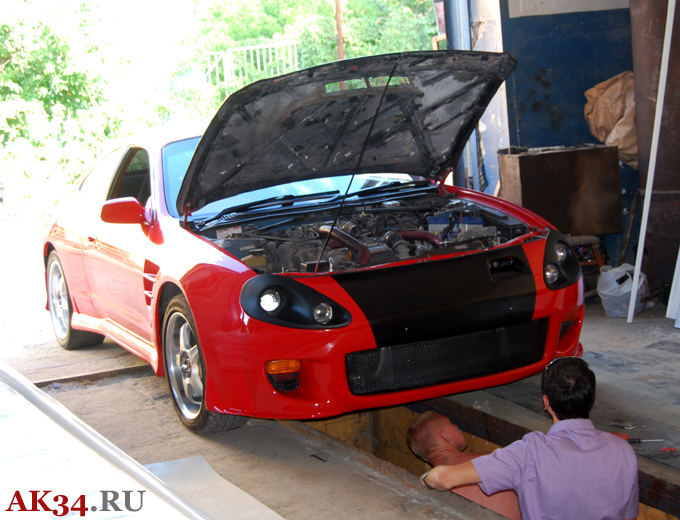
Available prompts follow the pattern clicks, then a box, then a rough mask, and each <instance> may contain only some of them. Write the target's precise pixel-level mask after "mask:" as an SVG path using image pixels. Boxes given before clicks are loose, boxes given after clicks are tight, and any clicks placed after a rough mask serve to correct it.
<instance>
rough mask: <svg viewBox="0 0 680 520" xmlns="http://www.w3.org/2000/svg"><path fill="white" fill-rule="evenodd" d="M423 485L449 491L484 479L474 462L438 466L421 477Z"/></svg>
mask: <svg viewBox="0 0 680 520" xmlns="http://www.w3.org/2000/svg"><path fill="white" fill-rule="evenodd" d="M421 481H422V484H423V486H425V487H429V488H432V489H436V490H437V491H448V490H449V489H451V488H454V487H458V486H465V485H468V484H479V483H480V482H481V481H482V479H481V478H479V474H478V473H477V470H476V469H475V467H474V465H473V464H472V462H470V461H468V462H464V463H463V464H457V465H455V466H436V467H434V468H432V469H431V470H430V471H428V472H427V473H425V474H424V475H423V476H422V477H421Z"/></svg>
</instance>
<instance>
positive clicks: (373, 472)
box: [0, 0, 680, 520]
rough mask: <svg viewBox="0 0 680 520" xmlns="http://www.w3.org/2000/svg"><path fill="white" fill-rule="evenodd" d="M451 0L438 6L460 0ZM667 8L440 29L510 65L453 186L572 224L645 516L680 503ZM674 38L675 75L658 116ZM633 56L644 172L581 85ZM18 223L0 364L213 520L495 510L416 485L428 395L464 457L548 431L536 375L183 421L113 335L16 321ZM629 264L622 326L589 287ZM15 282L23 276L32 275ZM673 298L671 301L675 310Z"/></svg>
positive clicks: (488, 12) (485, 17) (505, 6)
mask: <svg viewBox="0 0 680 520" xmlns="http://www.w3.org/2000/svg"><path fill="white" fill-rule="evenodd" d="M444 3H445V4H446V5H445V8H446V10H447V12H448V13H449V14H450V13H452V12H454V13H455V12H460V10H461V9H463V10H465V9H467V6H468V2H467V1H463V0H461V1H453V0H452V1H448V0H447V2H444ZM435 4H436V2H435ZM674 4H675V2H674V1H673V0H671V2H668V1H666V0H590V1H587V0H549V1H540V0H523V1H522V0H470V2H469V11H468V13H467V14H468V15H469V18H468V19H467V20H465V18H464V17H459V18H453V19H454V22H455V20H458V21H460V20H464V22H465V21H466V22H468V23H455V25H454V27H447V30H448V31H453V33H452V32H447V35H448V36H449V39H450V40H452V41H461V40H462V41H464V42H465V41H467V42H469V48H471V49H473V50H485V51H501V50H502V51H505V52H508V53H510V54H511V55H512V56H513V57H514V58H515V59H517V61H518V63H519V64H518V67H517V69H516V70H515V72H514V73H513V75H512V76H511V78H510V80H509V81H507V82H506V84H505V85H504V87H503V88H502V89H501V91H500V93H499V95H498V96H497V97H496V98H495V100H494V101H493V102H492V105H490V108H489V110H488V111H487V113H486V114H485V116H484V118H482V122H481V124H480V128H479V132H478V145H477V146H474V145H473V146H471V147H470V148H469V150H468V153H467V154H466V156H465V157H464V160H463V161H462V162H461V164H460V167H459V168H458V169H457V171H456V173H455V182H456V184H458V185H468V186H472V187H474V189H477V190H480V191H484V192H486V193H488V194H492V195H496V196H499V197H501V198H505V199H507V200H511V201H513V202H516V203H519V204H521V205H524V206H525V207H527V208H529V209H531V210H532V211H535V212H536V213H538V214H539V215H541V216H543V217H545V218H546V219H548V220H549V221H551V222H553V223H554V224H555V225H556V226H557V227H558V228H559V229H560V230H561V231H562V232H564V233H568V234H570V235H572V236H573V237H574V241H573V242H572V245H574V246H575V247H577V248H580V251H581V260H582V262H581V263H582V268H583V272H584V279H585V282H586V291H587V293H586V310H585V317H584V325H583V331H582V334H581V342H582V344H583V346H584V350H585V352H584V359H585V360H586V361H587V362H588V363H589V364H590V366H591V367H592V368H593V370H594V372H595V373H596V375H597V378H598V396H597V401H596V404H595V408H594V410H593V413H592V418H593V422H594V424H595V426H596V427H597V428H598V429H600V430H603V431H609V432H616V433H625V434H627V435H629V436H630V437H631V438H639V439H640V440H652V439H661V441H652V442H647V443H645V442H640V443H638V444H633V447H634V450H635V452H636V454H637V455H638V462H639V469H640V473H639V476H640V501H641V508H640V516H639V517H638V518H640V519H649V520H652V519H674V518H680V452H678V451H668V450H666V451H662V449H663V448H664V447H667V448H676V447H677V448H680V397H679V395H678V392H677V388H678V385H679V383H680V377H679V376H678V374H680V329H678V328H676V323H677V322H676V319H678V312H677V306H678V302H677V301H676V300H678V299H679V297H680V289H677V290H675V287H676V286H675V284H680V280H678V278H680V275H679V274H678V271H679V269H678V267H677V265H678V264H677V262H678V249H679V247H680V175H678V173H677V166H676V160H677V159H678V153H677V150H678V149H680V143H679V142H678V141H679V139H680V136H679V133H678V130H677V129H676V128H675V126H676V125H675V120H676V117H675V116H677V115H678V111H679V108H678V107H679V106H680V97H679V96H680V60H679V59H678V52H679V50H680V49H679V47H680V34H679V31H680V27H678V23H676V22H677V20H678V18H680V15H678V12H677V10H676V11H674V12H675V16H674V18H673V20H672V22H673V23H671V24H669V25H670V26H671V27H672V38H671V39H669V40H667V38H668V31H667V27H666V26H667V23H666V22H667V20H666V18H667V12H670V10H671V9H674ZM461 6H462V7H461ZM468 28H469V31H467V32H466V29H468ZM665 42H667V43H665ZM665 46H666V48H667V52H669V59H668V60H667V62H668V67H667V84H666V87H665V98H664V102H663V107H662V110H659V111H658V112H660V113H661V119H660V120H658V122H657V124H656V125H655V121H656V120H655V115H656V114H657V106H656V105H657V99H658V94H659V92H658V91H659V85H660V78H661V76H662V74H661V72H662V70H663V68H664V67H663V57H664V48H665ZM626 71H633V79H634V92H633V98H634V102H635V128H634V130H636V131H637V132H636V134H637V157H636V162H637V169H634V168H633V167H632V166H631V163H633V164H634V163H635V161H630V160H629V161H626V162H624V161H622V160H620V159H621V158H620V156H617V150H616V148H614V147H613V146H610V145H606V144H605V143H603V142H600V141H598V140H597V139H596V138H595V137H594V136H593V135H592V134H591V131H590V129H589V127H588V123H587V122H586V119H585V117H584V106H585V103H586V98H585V96H584V92H585V91H586V90H588V89H591V88H592V87H595V86H596V85H598V84H600V83H602V82H604V81H607V80H609V79H611V78H613V77H615V76H617V75H619V74H621V73H623V72H626ZM654 139H658V141H657V142H656V143H654ZM475 148H477V150H475ZM653 149H654V150H656V154H655V155H654V154H652V150H653ZM546 172H548V173H546ZM650 178H651V179H652V180H653V182H652V183H649V179H650ZM3 217H4V215H3ZM15 224H16V222H12V219H7V218H5V219H3V220H0V229H2V231H3V235H4V236H6V237H7V238H8V239H9V240H10V241H12V243H15V244H21V246H20V248H19V249H20V250H21V251H25V252H26V254H25V258H31V262H30V263H29V262H27V261H26V260H25V258H22V257H24V255H21V254H17V255H2V256H1V257H0V266H2V270H3V272H4V273H15V274H14V275H13V276H12V277H8V279H7V280H6V284H7V285H8V288H7V289H6V290H7V291H8V293H7V294H16V295H17V296H16V298H15V299H13V300H12V301H11V302H10V301H9V300H10V299H9V298H5V299H3V301H2V303H0V305H2V307H1V309H2V312H3V314H4V316H5V317H6V319H5V320H3V323H2V324H1V325H0V327H1V328H0V333H1V334H0V337H2V338H3V344H5V345H11V346H10V347H8V348H6V349H4V352H3V354H0V360H2V361H4V362H6V363H7V364H8V365H9V366H10V367H12V368H13V369H16V370H17V371H18V372H20V373H21V374H23V376H25V377H26V378H28V380H30V381H31V382H32V383H33V384H35V385H36V386H37V387H38V388H40V389H42V390H43V391H44V392H46V393H47V394H48V395H50V396H52V397H53V398H54V399H56V400H57V401H58V402H60V403H61V404H63V405H64V406H65V407H66V408H67V409H68V410H70V411H71V412H72V413H73V414H75V415H76V416H77V417H79V418H80V419H82V420H83V421H84V422H85V423H87V424H88V425H90V426H91V427H92V428H94V429H95V430H96V431H97V432H99V433H100V434H101V435H102V436H103V437H105V438H106V439H108V440H109V441H110V442H112V443H113V444H114V445H115V446H117V447H118V448H120V449H121V450H122V451H123V452H125V453H126V454H128V455H129V456H130V457H132V459H134V460H135V461H137V462H138V463H139V464H141V465H145V466H147V468H148V469H150V470H151V471H152V473H154V474H156V475H158V476H160V478H161V480H163V481H164V482H165V483H166V484H168V486H169V487H170V488H171V489H172V490H173V491H174V492H175V493H176V494H177V495H179V496H180V497H181V498H182V499H184V500H186V502H188V503H189V504H190V505H193V506H196V507H197V509H202V510H203V512H204V513H205V516H206V517H211V518H224V517H225V512H229V515H226V516H228V517H231V515H233V517H234V518H250V517H251V516H252V517H253V518H254V517H258V518H269V517H271V518H280V517H282V518H286V519H291V520H292V519H306V518H310V519H311V518H326V517H331V516H332V517H335V518H376V519H380V518H390V519H392V518H477V519H482V518H483V519H486V518H489V519H493V518H501V517H500V516H499V515H497V514H495V513H493V512H491V511H488V510H484V509H483V508H481V507H480V506H477V505H476V504H473V503H471V502H469V501H467V500H465V499H463V498H461V497H458V496H456V495H453V494H450V493H446V494H444V493H434V492H428V491H427V490H424V489H423V488H422V487H421V486H420V484H419V481H418V475H420V474H422V473H423V472H424V471H425V470H426V469H427V466H426V465H425V463H423V461H421V460H420V459H418V458H417V457H415V456H414V455H413V454H412V453H411V452H410V450H409V449H408V447H407V446H406V442H405V432H406V429H407V427H408V425H409V423H410V421H411V420H412V419H413V418H414V417H415V416H416V415H417V414H418V413H421V412H423V411H426V410H436V411H438V412H439V413H442V414H444V415H446V416H448V417H450V418H451V419H452V421H454V422H455V423H456V424H458V425H459V426H460V428H461V429H462V430H463V431H464V432H465V435H466V438H467V440H468V445H469V447H468V450H470V451H473V452H479V451H489V450H492V449H494V448H495V447H498V446H504V445H507V444H509V443H511V442H513V441H515V440H518V439H520V438H521V437H522V435H524V434H526V433H528V432H529V431H532V430H542V431H547V430H548V428H549V427H550V421H549V419H548V417H547V415H545V414H544V412H543V409H542V403H541V402H540V399H539V396H540V375H537V376H533V377H530V378H527V379H524V380H521V381H518V382H516V383H513V384H509V385H504V386H501V387H495V388H489V389H486V390H480V391H475V392H469V393H465V394H459V395H453V396H448V397H442V398H439V399H433V400H430V401H426V402H420V403H411V404H409V405H406V406H402V407H396V408H389V409H380V410H369V411H364V412H359V413H354V414H348V415H345V416H342V417H338V418H333V419H329V420H319V421H278V422H277V421H264V420H255V419H251V421H250V422H249V423H248V424H247V425H246V426H245V427H243V428H241V429H238V430H233V431H227V432H222V433H219V434H215V435H212V436H206V437H199V436H196V435H193V434H192V433H190V432H188V431H187V430H185V429H184V428H183V427H182V425H181V424H180V423H179V422H178V421H176V418H175V413H174V410H173V408H172V404H171V402H170V400H169V397H168V396H167V387H166V385H167V383H166V382H165V380H164V379H162V378H157V377H155V376H154V375H153V373H152V371H151V370H150V368H149V367H148V366H147V365H145V364H144V362H142V361H141V360H139V359H138V358H136V357H134V356H133V355H132V354H129V353H128V352H126V351H124V350H123V349H121V348H120V347H118V346H117V345H115V344H114V343H112V342H110V341H107V342H106V343H105V344H104V345H103V346H102V347H97V348H86V349H82V350H77V351H62V350H60V349H59V348H58V346H57V345H56V342H55V341H54V340H53V339H51V329H50V323H49V316H48V314H47V312H45V311H44V310H42V311H40V309H39V311H38V312H42V314H41V315H40V316H42V317H43V318H42V320H41V321H34V322H32V323H31V324H30V325H28V326H27V324H26V322H25V318H23V316H22V312H21V310H22V309H24V308H27V307H35V304H36V302H40V304H42V302H43V301H44V287H43V286H42V283H43V280H42V274H41V271H42V266H41V265H40V264H39V262H38V261H37V260H39V258H38V257H39V255H38V254H37V253H36V250H37V248H38V246H37V245H36V244H39V237H40V236H41V229H40V225H39V223H38V222H37V221H36V222H33V221H30V222H22V223H21V224H22V225H21V226H17V225H15ZM24 224H25V225H24ZM19 227H21V229H19ZM593 237H594V238H593ZM641 243H642V244H643V247H642V248H639V247H638V246H639V245H640V244H641ZM34 258H35V259H36V262H35V263H34V262H33V259H34ZM624 262H625V263H629V264H631V265H636V264H638V263H641V266H640V270H641V272H642V273H644V274H645V275H646V278H647V280H648V283H649V294H648V295H647V299H646V301H645V302H643V303H644V306H643V307H644V310H643V311H642V312H641V313H640V314H637V315H635V317H634V318H633V319H632V322H630V323H628V322H627V321H631V320H630V319H628V320H626V317H625V316H624V317H617V318H614V317H609V316H607V315H606V314H605V312H604V309H603V305H602V302H601V301H600V298H599V297H598V295H597V290H596V288H597V280H598V278H599V272H600V267H602V266H603V265H605V264H606V265H609V266H619V265H621V264H623V263H624ZM10 278H11V279H10ZM21 280H24V283H25V280H30V284H31V285H30V288H29V290H26V289H25V287H24V288H22V286H20V285H19V283H20V281H21ZM13 284H17V285H16V287H15V286H14V285H13ZM674 297H675V299H674ZM669 308H670V309H673V308H675V315H674V316H669ZM29 329H30V330H29ZM27 330H28V332H27ZM102 403H105V405H103V404H102ZM9 420H11V417H9V416H0V432H2V431H3V424H2V421H5V424H9V423H8V421H9ZM7 431H8V430H7V429H5V433H0V439H1V438H4V436H5V435H7ZM55 449H58V448H55ZM196 459H198V460H196ZM73 471H78V470H77V469H75V468H74V470H73ZM211 472H216V474H213V473H211ZM5 478H6V477H5ZM224 481H226V482H224ZM5 484H7V483H6V482H5V483H3V485H5ZM7 485H9V484H7ZM229 486H233V488H237V489H233V488H232V487H229ZM227 487H229V490H228V491H227ZM252 499H255V502H252V501H251V500H252ZM258 504H259V505H258Z"/></svg>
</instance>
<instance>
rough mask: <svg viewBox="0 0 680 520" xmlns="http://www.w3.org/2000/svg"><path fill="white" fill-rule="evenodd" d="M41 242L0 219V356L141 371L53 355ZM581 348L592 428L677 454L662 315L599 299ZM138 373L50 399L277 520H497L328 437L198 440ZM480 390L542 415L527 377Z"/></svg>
mask: <svg viewBox="0 0 680 520" xmlns="http://www.w3.org/2000/svg"><path fill="white" fill-rule="evenodd" d="M40 236H41V225H40V220H39V219H36V218H32V219H16V220H14V221H7V220H5V221H0V239H1V240H2V241H3V243H4V244H12V247H11V249H6V250H5V254H3V255H0V272H2V273H3V277H2V289H3V290H2V292H3V296H4V297H3V298H2V299H0V314H1V316H2V319H1V320H0V344H2V345H3V348H2V349H1V350H0V359H3V360H5V361H6V362H8V364H10V365H11V366H12V367H14V368H16V369H17V370H19V371H20V372H21V373H23V374H24V375H26V376H27V377H28V378H29V379H30V380H32V381H34V382H40V381H46V380H52V379H60V378H65V377H71V376H77V375H78V374H82V373H83V372H86V373H89V374H94V373H97V374H100V375H102V376H104V375H108V376H111V375H115V371H116V370H119V369H121V368H123V369H124V368H129V367H135V366H143V363H141V362H140V361H139V360H138V359H137V358H135V357H134V356H132V355H131V354H128V353H127V352H126V351H123V350H122V349H121V348H120V347H118V346H116V345H115V344H113V343H109V342H106V343H105V344H104V345H103V346H101V347H97V348H92V349H82V350H77V351H71V352H69V351H64V350H62V349H60V348H59V347H58V345H57V343H56V341H54V339H53V336H52V330H51V326H50V322H49V315H48V313H47V311H45V310H44V304H45V295H44V285H43V284H44V282H43V280H42V266H41V264H40V239H39V237H40ZM581 340H582V343H583V345H584V348H585V354H584V357H585V359H586V360H587V361H588V362H589V363H590V364H591V366H592V367H593V370H594V371H595V373H596V375H597V378H598V401H597V403H596V406H595V409H594V411H593V420H594V422H595V423H596V425H597V426H598V427H599V428H600V429H602V430H607V431H613V430H615V429H617V428H615V427H612V426H611V422H612V421H613V420H618V421H622V422H629V423H634V424H635V425H636V427H635V428H634V429H632V430H625V432H626V433H628V434H629V435H630V436H631V437H640V438H643V439H644V438H646V439H653V438H663V439H664V442H663V443H661V444H663V445H672V446H677V447H678V448H680V434H679V432H680V428H679V426H680V397H679V395H678V393H677V390H676V389H677V387H678V385H677V383H678V378H679V377H680V376H678V375H677V374H678V373H680V371H679V369H680V329H675V328H674V327H673V321H672V320H668V319H666V318H665V307H657V308H656V309H651V310H646V311H645V312H644V313H642V314H641V315H639V316H637V317H636V318H635V321H634V323H632V324H626V322H625V319H614V318H607V317H606V316H605V315H604V312H603V310H602V307H601V305H600V304H599V302H597V301H595V300H590V301H589V302H588V303H587V306H586V316H585V321H584V328H583V333H582V338H581ZM137 375H138V376H139V377H133V378H123V377H106V378H104V379H102V380H100V381H97V380H96V378H92V380H91V381H89V382H86V384H83V383H82V382H79V383H62V384H60V385H56V386H54V385H52V386H51V387H49V388H48V391H49V392H50V393H52V395H53V396H54V397H55V398H57V399H58V400H59V401H60V402H62V403H63V404H65V405H66V406H67V407H68V408H70V409H71V410H72V411H73V412H74V413H76V414H77V415H78V416H79V417H81V418H82V419H83V420H85V421H86V422H88V423H89V424H91V425H92V426H93V427H94V428H95V429H97V430H98V431H100V433H102V434H103V435H105V436H106V437H107V438H108V439H109V440H111V441H112V442H114V443H115V444H116V445H118V446H119V447H120V448H122V449H123V450H125V451H126V452H128V453H129V454H130V455H132V456H133V457H134V458H135V459H137V460H138V461H139V462H141V463H143V464H148V463H156V462H161V461H165V460H175V459H181V458H185V457H192V456H195V455H197V454H200V455H203V456H204V457H205V458H206V460H207V461H208V462H209V463H210V464H211V466H212V467H213V469H215V470H216V471H217V472H218V473H219V474H220V475H221V476H223V477H224V478H226V479H227V480H229V481H230V482H232V483H234V484H235V485H237V486H239V487H241V488H242V489H244V490H245V491H246V492H248V493H249V494H251V495H252V496H254V497H255V498H257V499H258V500H261V501H262V502H263V503H265V504H266V505H267V506H269V507H271V508H272V509H273V510H274V511H276V512H277V513H279V514H281V516H283V517H284V518H290V519H292V518H300V519H303V518H319V517H330V516H331V515H332V516H333V517H337V518H350V517H351V518H364V517H373V518H407V517H408V518H412V517H416V518H421V517H422V518H444V517H453V518H495V517H496V516H495V515H493V514H491V513H489V515H487V514H486V512H484V511H481V512H480V511H479V510H478V509H477V510H475V508H474V507H472V505H471V504H470V503H467V502H460V500H458V497H455V496H452V495H449V496H445V495H444V494H437V495H436V496H435V495H434V494H432V495H428V493H426V492H423V491H421V490H420V489H419V488H418V482H417V479H416V478H415V477H414V476H410V475H407V474H405V473H404V474H401V473H399V472H397V474H398V478H396V480H390V479H392V478H395V477H394V475H393V476H392V477H389V478H388V477H385V476H384V475H382V474H381V472H380V471H377V470H375V467H374V466H371V464H373V463H371V464H368V465H366V464H365V459H362V458H361V457H360V458H359V459H356V458H355V456H354V455H352V452H351V451H350V452H347V451H343V449H344V448H342V446H339V445H338V444H333V442H332V440H328V439H323V438H320V437H304V436H300V435H299V433H297V432H294V431H291V430H290V429H288V428H286V427H285V426H284V425H282V424H280V423H276V422H274V421H259V420H252V421H251V422H250V423H249V424H248V425H247V426H246V427H244V428H242V429H240V430H235V431H233V432H224V433H222V434H218V435H215V436H212V437H205V438H203V437H197V436H195V435H193V434H191V433H189V432H188V431H186V430H185V429H184V428H183V427H182V426H181V425H180V423H179V421H177V419H176V418H175V417H174V414H175V412H174V410H173V408H172V405H171V403H170V401H169V398H168V394H167V388H166V383H165V381H164V380H163V379H161V378H156V377H154V376H144V375H143V373H138V374H137ZM486 392H488V395H492V396H494V398H502V399H503V400H506V401H509V402H512V403H516V404H517V405H519V406H521V407H523V408H525V409H527V410H530V411H534V412H536V413H538V414H540V413H542V407H541V405H540V399H539V398H538V395H539V390H538V378H537V377H533V378H528V379H525V380H523V381H519V382H516V383H514V384H511V385H505V386H502V387H497V388H494V389H489V390H487V391H486ZM480 395H484V394H480ZM479 400H480V403H479V405H480V406H482V407H483V406H484V400H483V399H482V398H481V397H480V398H479ZM119 405H125V406H122V407H119ZM131 405H132V406H131ZM619 431H624V430H619ZM329 443H330V444H329ZM646 444H649V446H647V445H643V444H641V445H637V446H635V445H634V447H635V448H636V452H637V453H638V454H639V455H642V456H646V457H649V458H651V459H653V460H657V461H659V462H663V463H666V464H669V465H672V466H676V467H678V464H680V457H679V456H678V455H677V454H669V453H663V452H658V451H657V450H658V447H661V446H660V445H659V444H658V443H646ZM676 453H677V452H676ZM357 460H359V462H357ZM324 461H325V462H324ZM383 469H384V468H383ZM395 469H397V468H395ZM409 479H410V480H409ZM442 499H443V500H445V501H448V502H445V503H442V502H441V500H442ZM461 500H462V499H461ZM452 501H453V502H452ZM471 507H472V509H470V508H471Z"/></svg>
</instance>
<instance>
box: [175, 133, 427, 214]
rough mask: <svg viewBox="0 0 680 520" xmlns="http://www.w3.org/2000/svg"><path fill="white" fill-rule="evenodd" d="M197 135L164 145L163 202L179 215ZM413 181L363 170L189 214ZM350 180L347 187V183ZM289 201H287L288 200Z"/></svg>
mask: <svg viewBox="0 0 680 520" xmlns="http://www.w3.org/2000/svg"><path fill="white" fill-rule="evenodd" d="M199 140H200V138H198V137H195V138H192V139H185V140H183V141H176V142H174V143H170V144H168V145H166V146H165V147H163V151H162V158H163V159H162V160H163V181H164V184H165V197H166V201H165V202H166V205H167V207H168V210H169V211H170V213H171V214H172V215H174V216H175V217H178V218H179V215H178V214H177V210H176V209H175V206H176V200H177V196H178V194H179V190H180V187H181V186H182V180H183V179H184V176H185V175H186V171H187V168H188V166H189V163H190V162H191V157H192V156H193V154H194V151H195V150H196V146H198V141H199ZM414 180H421V178H420V177H414V176H412V175H407V174H400V173H363V174H358V175H355V176H354V178H352V176H351V175H344V176H340V177H324V178H320V179H310V180H305V181H297V182H291V183H288V184H281V185H278V186H272V187H269V188H264V189H261V190H255V191H251V192H245V193H240V194H238V195H235V196H233V197H227V198H225V199H222V200H218V201H215V202H212V203H210V204H208V205H207V206H205V207H203V208H201V209H200V210H198V211H195V212H193V213H192V218H194V219H205V218H209V217H211V216H214V215H217V214H218V213H221V212H225V211H228V210H229V209H230V208H239V209H241V208H240V207H242V206H244V205H248V204H252V203H257V202H259V201H270V200H273V199H274V200H275V199H276V198H281V199H282V200H281V203H282V204H290V199H291V198H293V199H294V198H300V199H301V200H300V202H299V203H300V204H310V203H311V204H313V203H315V202H317V200H316V199H315V198H314V195H315V194H318V195H319V199H321V198H330V197H333V196H338V194H339V196H342V195H344V194H345V192H347V193H348V194H349V195H352V194H354V193H356V192H360V191H362V190H368V189H373V188H380V187H386V188H387V187H389V186H391V185H395V186H398V185H400V184H403V183H410V182H413V181H414ZM350 181H351V186H350V187H349V190H348V189H347V187H348V184H349V183H350ZM287 201H288V202H287Z"/></svg>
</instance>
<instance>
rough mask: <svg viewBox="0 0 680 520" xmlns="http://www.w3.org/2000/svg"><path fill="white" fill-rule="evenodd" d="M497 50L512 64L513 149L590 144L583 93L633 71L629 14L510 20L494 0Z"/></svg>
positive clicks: (503, 3)
mask: <svg viewBox="0 0 680 520" xmlns="http://www.w3.org/2000/svg"><path fill="white" fill-rule="evenodd" d="M500 4H501V24H502V28H503V49H504V50H505V51H506V52H509V53H510V54H511V55H512V56H514V58H515V59H516V60H517V61H518V65H517V69H516V70H515V72H514V73H513V75H512V76H511V77H510V79H509V80H508V82H507V89H508V116H509V120H510V142H511V143H512V145H513V146H528V147H538V146H559V145H564V146H573V145H578V144H582V143H586V142H589V143H592V142H596V140H595V138H594V137H593V136H592V135H591V134H590V131H589V130H588V125H587V124H586V121H585V118H584V117H583V107H584V105H585V103H586V98H585V96H584V94H583V93H584V92H585V91H586V90H588V89H589V88H591V87H593V86H595V85H596V84H598V83H600V82H602V81H604V80H606V79H609V78H611V77H612V76H615V75H617V74H619V73H621V72H623V71H626V70H633V54H632V48H631V32H630V11H629V10H628V9H616V10H610V11H590V12H584V13H567V14H555V15H546V16H525V17H520V18H510V17H509V15H508V1H507V0H500Z"/></svg>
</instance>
